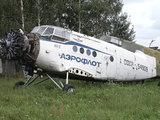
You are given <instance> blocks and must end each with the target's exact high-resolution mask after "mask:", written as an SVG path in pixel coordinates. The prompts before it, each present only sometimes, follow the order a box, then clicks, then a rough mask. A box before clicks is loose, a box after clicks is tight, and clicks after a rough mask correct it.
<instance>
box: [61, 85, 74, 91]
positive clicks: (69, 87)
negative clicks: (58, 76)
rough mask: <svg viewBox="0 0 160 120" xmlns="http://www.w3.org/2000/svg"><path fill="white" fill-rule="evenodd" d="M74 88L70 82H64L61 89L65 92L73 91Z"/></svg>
mask: <svg viewBox="0 0 160 120" xmlns="http://www.w3.org/2000/svg"><path fill="white" fill-rule="evenodd" d="M74 89H75V87H74V86H73V85H71V84H66V85H65V86H64V88H63V91H66V92H73V91H74Z"/></svg>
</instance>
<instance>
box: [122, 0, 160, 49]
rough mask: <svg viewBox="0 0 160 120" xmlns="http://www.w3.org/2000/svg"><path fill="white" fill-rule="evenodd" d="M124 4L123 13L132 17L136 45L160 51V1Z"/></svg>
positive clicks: (125, 0)
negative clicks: (156, 48)
mask: <svg viewBox="0 0 160 120" xmlns="http://www.w3.org/2000/svg"><path fill="white" fill-rule="evenodd" d="M123 4H124V5H123V9H122V11H123V12H126V13H127V14H128V15H129V16H131V17H130V19H131V23H132V24H133V25H134V31H135V32H136V36H135V41H136V43H137V44H140V45H143V46H146V47H149V45H150V46H151V47H155V46H157V47H159V49H160V7H159V6H160V0H123ZM152 40H155V41H154V42H152V43H151V41H152ZM150 43H151V44H150Z"/></svg>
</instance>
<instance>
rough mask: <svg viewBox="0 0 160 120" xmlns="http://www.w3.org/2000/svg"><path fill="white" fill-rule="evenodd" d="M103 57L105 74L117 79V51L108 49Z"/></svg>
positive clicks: (109, 77)
mask: <svg viewBox="0 0 160 120" xmlns="http://www.w3.org/2000/svg"><path fill="white" fill-rule="evenodd" d="M106 52H107V54H104V55H103V57H102V61H103V65H104V66H103V69H105V74H106V75H105V76H106V77H107V79H115V77H116V73H117V69H116V67H117V66H116V61H117V60H116V51H106Z"/></svg>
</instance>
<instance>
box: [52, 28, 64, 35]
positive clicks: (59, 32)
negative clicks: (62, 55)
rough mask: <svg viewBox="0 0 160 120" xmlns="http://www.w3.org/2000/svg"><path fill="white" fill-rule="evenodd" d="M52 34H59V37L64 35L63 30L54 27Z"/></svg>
mask: <svg viewBox="0 0 160 120" xmlns="http://www.w3.org/2000/svg"><path fill="white" fill-rule="evenodd" d="M54 34H55V35H58V36H60V37H64V31H62V30H58V29H56V30H55V33H54Z"/></svg>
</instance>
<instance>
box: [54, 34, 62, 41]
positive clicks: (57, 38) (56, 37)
mask: <svg viewBox="0 0 160 120" xmlns="http://www.w3.org/2000/svg"><path fill="white" fill-rule="evenodd" d="M52 39H53V40H58V41H65V39H64V38H62V37H58V36H54V35H53V36H52Z"/></svg>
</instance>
